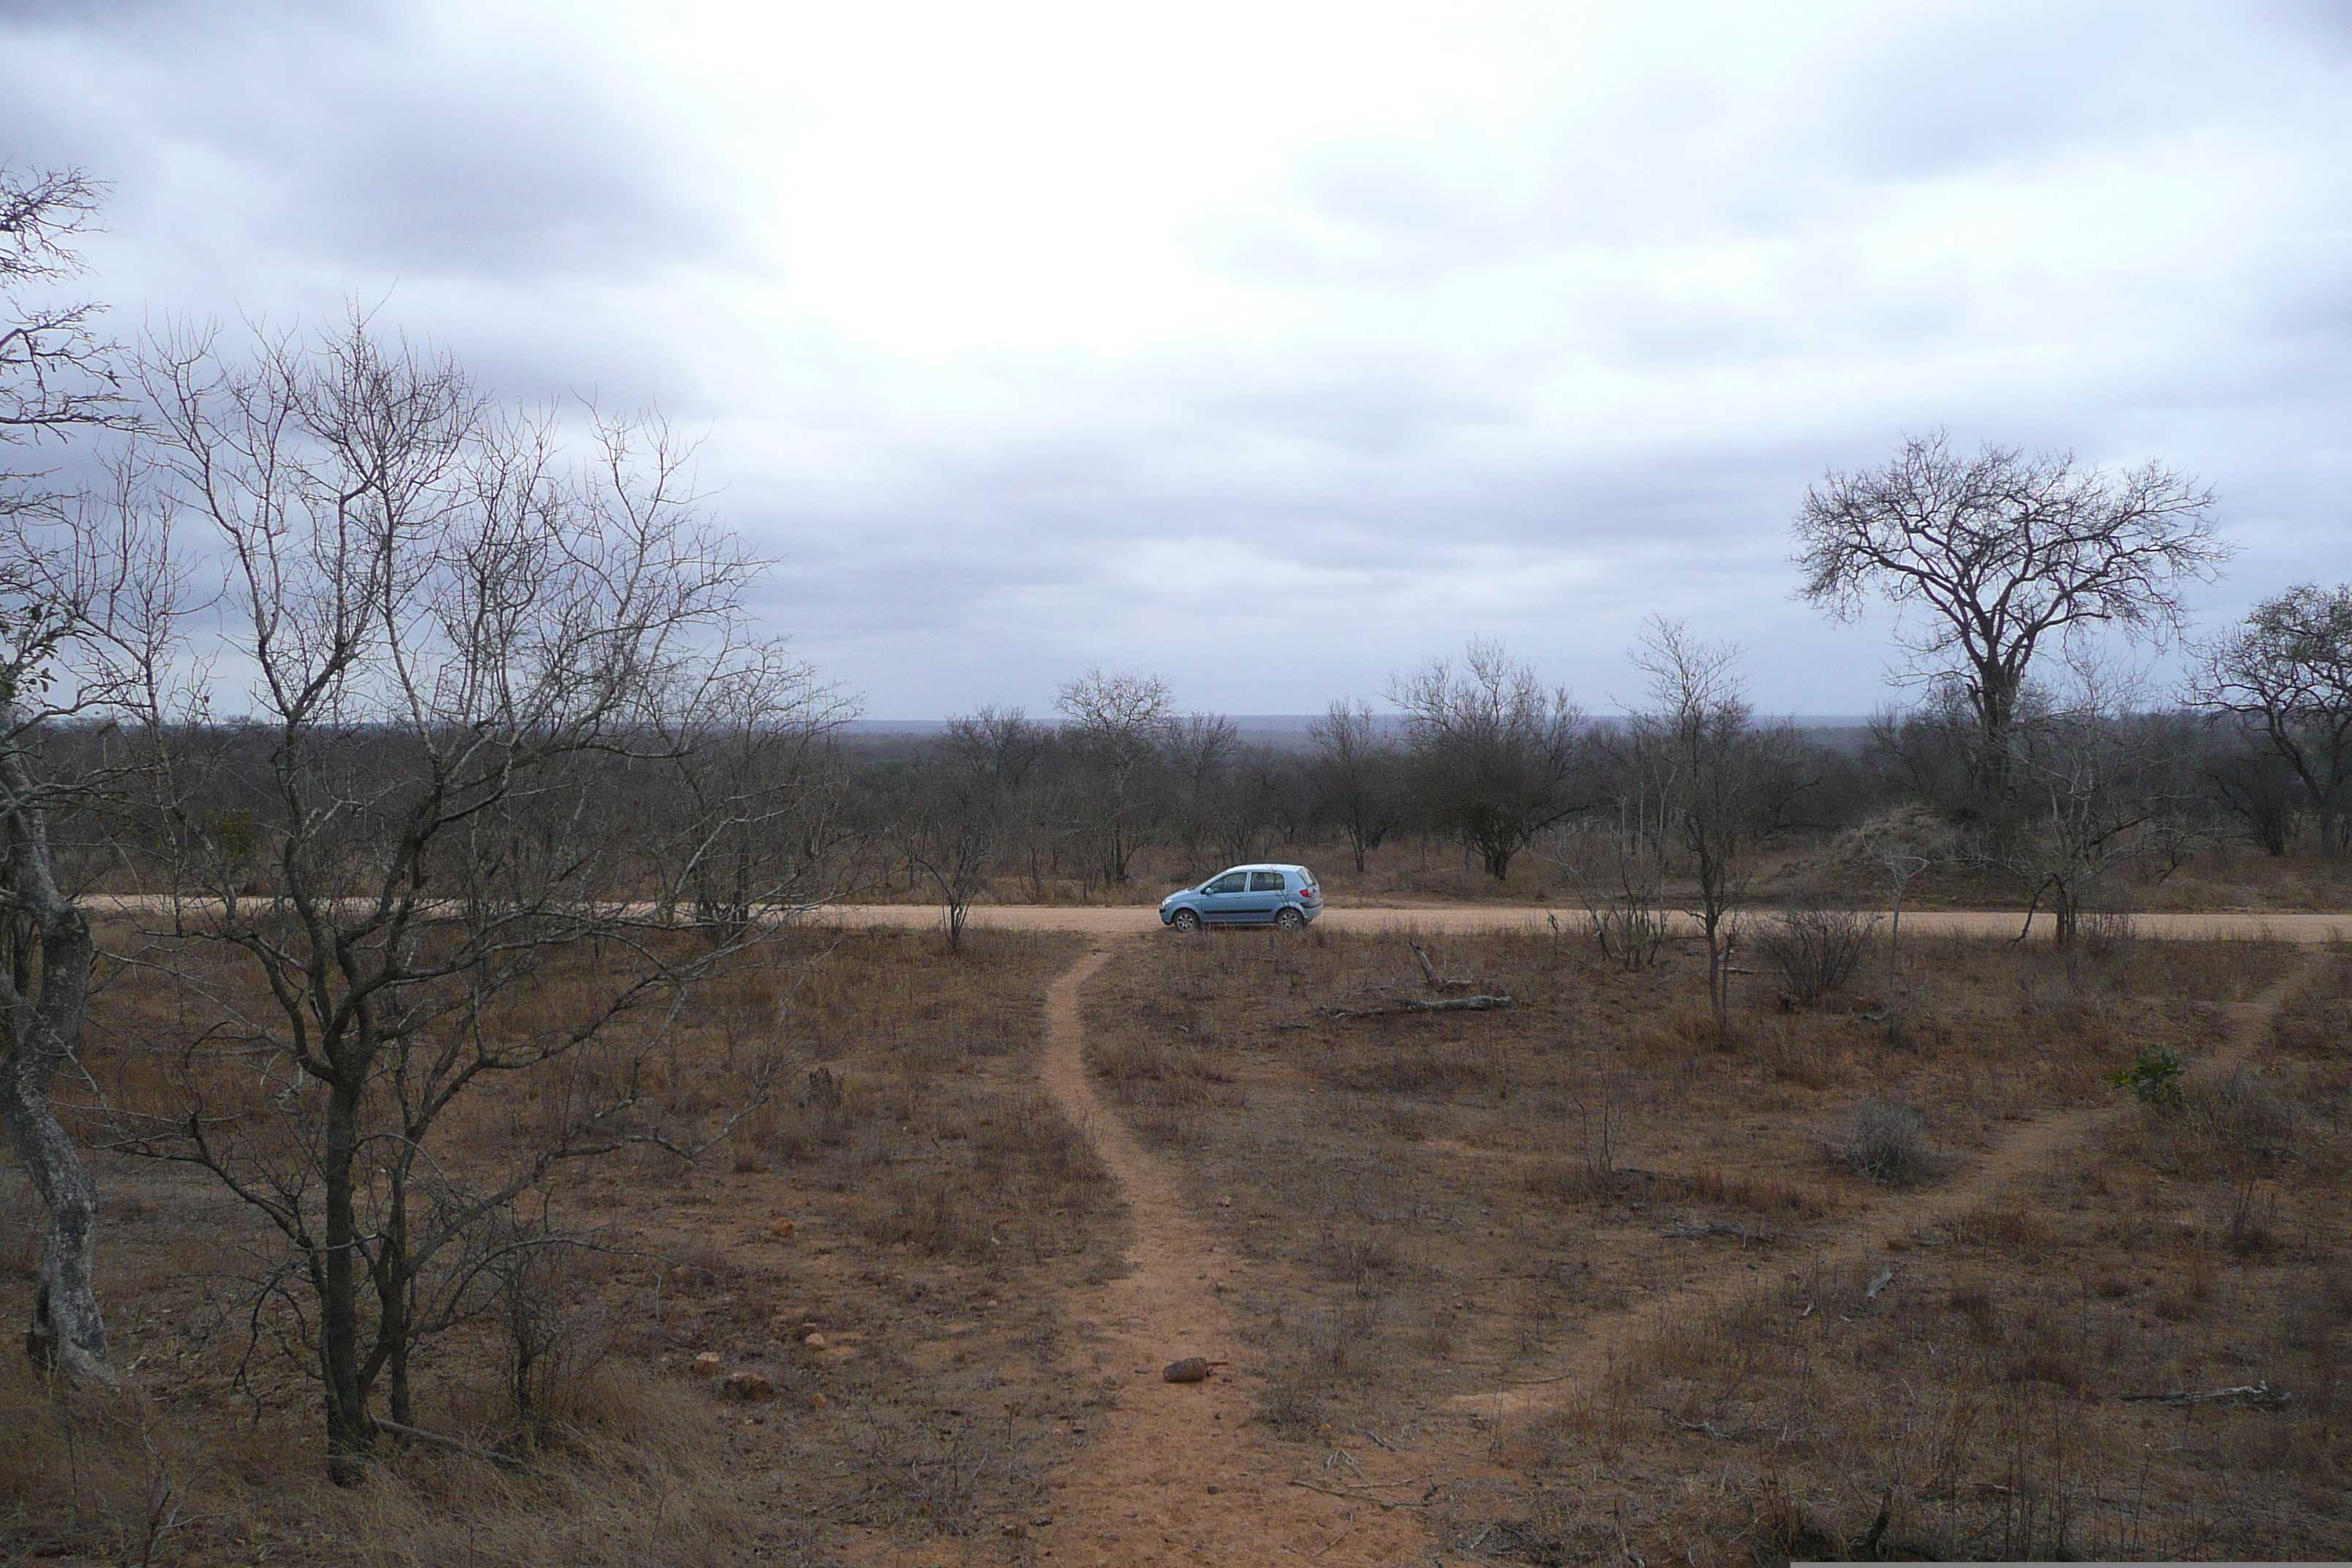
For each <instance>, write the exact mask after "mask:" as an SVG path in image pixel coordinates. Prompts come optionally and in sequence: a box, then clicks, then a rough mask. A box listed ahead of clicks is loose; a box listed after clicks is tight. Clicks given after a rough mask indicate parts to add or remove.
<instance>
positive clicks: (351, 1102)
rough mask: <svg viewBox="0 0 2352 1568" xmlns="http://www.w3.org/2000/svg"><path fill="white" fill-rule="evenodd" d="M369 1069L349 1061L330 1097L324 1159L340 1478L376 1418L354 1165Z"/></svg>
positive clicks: (333, 1457) (323, 1343)
mask: <svg viewBox="0 0 2352 1568" xmlns="http://www.w3.org/2000/svg"><path fill="white" fill-rule="evenodd" d="M364 1076H365V1075H364V1074H362V1073H359V1072H357V1071H355V1070H353V1069H350V1068H346V1077H345V1079H344V1081H342V1082H339V1083H337V1084H336V1085H335V1086H334V1088H333V1090H332V1092H331V1094H330V1095H329V1096H328V1101H327V1127H326V1148H325V1150H324V1152H323V1158H322V1160H321V1162H320V1163H321V1164H322V1165H323V1166H324V1167H325V1169H324V1171H323V1172H322V1174H323V1176H324V1185H325V1188H326V1193H325V1196H326V1236H325V1243H326V1245H325V1248H324V1251H325V1256H324V1258H321V1260H320V1270H319V1273H318V1275H317V1276H316V1278H317V1279H319V1283H320V1290H319V1372H320V1380H321V1381H322V1382H323V1383H324V1384H325V1385H326V1405H327V1474H328V1477H329V1478H330V1479H332V1480H333V1481H335V1482H336V1483H337V1484H338V1485H343V1486H349V1485H351V1484H352V1483H353V1482H355V1481H357V1480H358V1479H359V1477H360V1473H361V1472H360V1469H359V1467H358V1466H357V1464H356V1463H355V1462H354V1460H355V1459H356V1458H357V1456H359V1455H362V1454H365V1453H367V1452H369V1451H370V1450H371V1449H373V1447H375V1423H374V1422H373V1420H372V1419H370V1414H369V1411H368V1388H367V1384H366V1381H365V1379H363V1378H362V1375H361V1372H360V1297H359V1274H360V1270H359V1248H360V1231H359V1219H358V1214H357V1205H356V1203H355V1201H354V1199H355V1194H354V1193H353V1191H352V1168H353V1165H354V1163H355V1156H356V1154H357V1152H358V1135H359V1118H360V1100H361V1097H362V1090H363V1087H364V1085H363V1081H354V1080H363V1079H364Z"/></svg>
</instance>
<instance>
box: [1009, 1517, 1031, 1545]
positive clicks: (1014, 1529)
mask: <svg viewBox="0 0 2352 1568" xmlns="http://www.w3.org/2000/svg"><path fill="white" fill-rule="evenodd" d="M1002 1533H1003V1534H1004V1535H1006V1536H1009V1537H1011V1538H1012V1539H1013V1540H1014V1541H1018V1540H1020V1539H1021V1538H1022V1537H1023V1536H1024V1535H1026V1534H1028V1533H1029V1527H1028V1526H1027V1525H1025V1524H1024V1523H1022V1522H1021V1521H1019V1520H1017V1519H1016V1520H1013V1521H1011V1522H1009V1523H1007V1524H1006V1525H1005V1526H1004V1527H1003V1531H1002Z"/></svg>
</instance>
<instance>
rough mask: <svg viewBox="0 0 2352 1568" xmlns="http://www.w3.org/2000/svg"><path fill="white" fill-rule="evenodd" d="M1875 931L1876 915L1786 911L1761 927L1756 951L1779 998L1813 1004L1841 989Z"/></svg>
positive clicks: (1860, 962) (1832, 910)
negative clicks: (1774, 981)
mask: <svg viewBox="0 0 2352 1568" xmlns="http://www.w3.org/2000/svg"><path fill="white" fill-rule="evenodd" d="M1877 931H1878V917H1877V916H1876V915H1865V914H1863V913H1860V912H1859V911H1857V910H1840V909H1812V910H1784V911H1783V912H1782V913H1781V915H1780V918H1779V919H1778V920H1776V921H1770V922H1769V923H1768V924H1766V925H1764V926H1762V927H1760V928H1759V930H1758V931H1757V932H1756V935H1755V938H1754V942H1755V947H1756V952H1757V953H1758V955H1759V957H1761V958H1762V959H1763V960H1764V962H1765V963H1767V964H1769V966H1770V967H1771V970H1772V973H1773V974H1774V975H1775V976H1777V977H1778V978H1779V980H1780V992H1781V994H1782V995H1784V996H1786V997H1788V999H1789V1000H1790V1001H1791V1002H1794V1003H1796V1004H1798V1005H1801V1006H1811V1005H1813V1004H1814V1003H1816V1002H1819V1001H1820V1000H1821V999H1822V997H1824V996H1827V995H1829V994H1832V992H1837V991H1843V990H1844V989H1845V987H1846V984H1847V983H1848V982H1849V981H1851V980H1852V979H1853V975H1854V972H1855V971H1856V970H1858V969H1860V968H1861V967H1862V961H1863V959H1864V957H1866V956H1867V955H1868V954H1869V952H1870V941H1871V938H1872V937H1873V936H1874V935H1875V934H1876V933H1877Z"/></svg>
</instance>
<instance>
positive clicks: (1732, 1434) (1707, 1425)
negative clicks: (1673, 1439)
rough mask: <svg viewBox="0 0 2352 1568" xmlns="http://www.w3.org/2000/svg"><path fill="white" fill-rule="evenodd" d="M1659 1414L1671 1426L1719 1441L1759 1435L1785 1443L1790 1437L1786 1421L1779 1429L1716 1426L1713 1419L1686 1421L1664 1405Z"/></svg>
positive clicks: (1741, 1441) (1736, 1440)
mask: <svg viewBox="0 0 2352 1568" xmlns="http://www.w3.org/2000/svg"><path fill="white" fill-rule="evenodd" d="M1658 1415H1660V1416H1661V1417H1663V1418H1664V1420H1665V1422H1666V1423H1667V1425H1669V1426H1679V1427H1681V1428H1682V1429H1683V1430H1684V1431H1685V1432H1696V1433H1697V1434H1698V1435H1699V1436H1702V1437H1712V1438H1714V1439H1715V1440H1716V1441H1717V1442H1718V1443H1746V1442H1749V1441H1751V1440H1753V1439H1755V1438H1758V1437H1778V1438H1779V1439H1780V1441H1782V1442H1784V1443H1785V1442H1787V1441H1788V1439H1789V1426H1788V1424H1787V1423H1786V1422H1783V1423H1781V1425H1780V1426H1779V1427H1778V1428H1777V1429H1775V1428H1773V1427H1770V1426H1756V1425H1754V1424H1752V1423H1751V1424H1750V1425H1748V1426H1733V1427H1729V1428H1725V1427H1719V1426H1716V1424H1715V1423H1714V1422H1712V1421H1685V1420H1684V1419H1683V1418H1682V1417H1681V1416H1679V1415H1675V1413H1674V1412H1673V1411H1671V1410H1668V1409H1666V1408H1665V1407H1664V1405H1661V1406H1659V1407H1658Z"/></svg>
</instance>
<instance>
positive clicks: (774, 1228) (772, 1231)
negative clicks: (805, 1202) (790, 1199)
mask: <svg viewBox="0 0 2352 1568" xmlns="http://www.w3.org/2000/svg"><path fill="white" fill-rule="evenodd" d="M794 1229H795V1226H793V1222H792V1221H791V1220H788V1219H786V1218H785V1217H784V1216H783V1215H777V1216H776V1217H775V1218H773V1219H772V1220H770V1221H769V1222H768V1234H769V1235H770V1236H772V1237H775V1238H776V1239H777V1240H778V1241H790V1240H791V1239H792V1238H793V1230H794Z"/></svg>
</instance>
